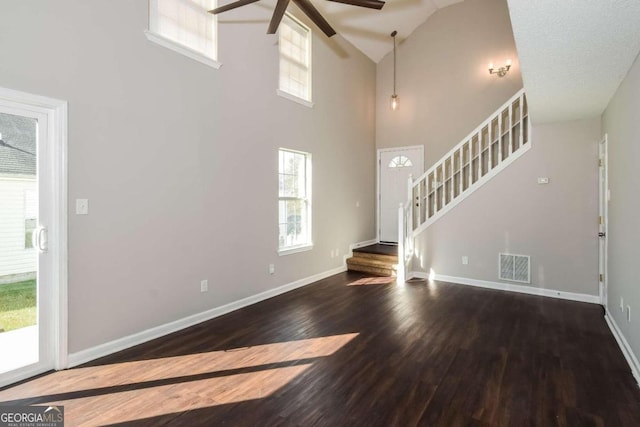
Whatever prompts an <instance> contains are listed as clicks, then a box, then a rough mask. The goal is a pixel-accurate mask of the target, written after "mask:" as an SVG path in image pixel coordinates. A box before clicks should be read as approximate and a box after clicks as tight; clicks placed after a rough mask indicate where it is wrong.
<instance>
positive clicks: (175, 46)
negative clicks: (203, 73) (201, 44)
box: [144, 31, 222, 70]
mask: <svg viewBox="0 0 640 427" xmlns="http://www.w3.org/2000/svg"><path fill="white" fill-rule="evenodd" d="M144 34H145V36H147V39H148V40H149V41H151V42H153V43H155V44H157V45H160V46H162V47H166V48H167V49H171V50H173V51H174V52H177V53H179V54H181V55H184V56H186V57H187V58H191V59H193V60H194V61H198V62H200V63H201V64H204V65H208V66H209V67H212V68H215V69H216V70H217V69H219V68H220V67H221V66H222V63H221V62H218V61H216V60H215V59H211V58H209V57H208V56H205V55H203V54H202V53H200V52H198V51H195V50H193V49H189V48H188V47H186V46H182V45H181V44H179V43H176V42H174V41H173V40H169V39H167V38H165V37H163V36H161V35H159V34H156V33H154V32H151V31H145V32H144Z"/></svg>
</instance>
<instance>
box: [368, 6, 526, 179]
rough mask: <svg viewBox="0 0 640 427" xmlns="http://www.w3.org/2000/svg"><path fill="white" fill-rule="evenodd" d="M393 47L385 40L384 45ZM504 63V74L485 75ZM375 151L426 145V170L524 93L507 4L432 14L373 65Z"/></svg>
mask: <svg viewBox="0 0 640 427" xmlns="http://www.w3.org/2000/svg"><path fill="white" fill-rule="evenodd" d="M389 42H390V43H391V42H392V41H391V38H390V39H389ZM508 58H510V59H511V60H512V61H513V67H512V68H511V71H510V72H509V74H507V76H505V77H503V78H498V77H496V76H490V75H489V72H488V71H487V67H488V64H489V62H491V61H493V62H494V63H495V64H496V65H499V64H501V63H503V62H504V61H505V60H506V59H508ZM376 88H377V109H376V145H377V147H378V148H388V147H399V146H410V145H422V144H424V148H425V149H424V154H425V164H424V166H425V169H427V168H429V167H430V166H431V165H433V163H434V162H435V161H437V160H438V159H440V157H442V156H443V155H444V154H445V153H446V152H447V151H449V150H450V149H451V148H452V147H453V146H454V145H456V144H457V143H458V142H460V141H461V140H462V138H464V137H465V136H466V135H467V134H469V132H471V131H473V130H474V129H475V128H476V127H477V126H478V125H480V123H482V122H483V121H484V120H485V119H486V118H487V117H488V116H489V115H490V114H491V113H493V112H494V111H495V110H496V109H497V108H498V107H499V106H500V105H502V104H503V103H504V102H506V101H507V100H508V99H509V98H510V97H511V96H513V95H514V94H515V93H516V92H517V91H518V90H520V89H521V88H522V78H521V76H520V67H519V65H518V57H517V53H516V47H515V42H514V39H513V32H512V30H511V21H510V19H509V11H508V9H507V2H506V0H465V1H464V2H462V3H459V4H455V5H452V6H449V7H446V8H444V9H441V10H439V11H438V12H436V13H434V14H433V15H432V16H431V17H430V18H429V19H428V20H427V22H425V23H424V24H422V25H421V26H420V27H418V28H417V29H416V30H415V31H414V32H413V34H411V36H410V37H409V38H408V39H406V40H404V41H403V42H402V43H400V45H399V47H398V49H397V93H398V95H399V96H400V108H399V109H398V110H397V111H392V110H391V107H390V105H391V104H390V96H391V94H392V92H393V54H392V53H391V54H389V55H387V56H386V57H385V58H384V59H383V60H382V61H380V63H379V64H378V67H377V78H376Z"/></svg>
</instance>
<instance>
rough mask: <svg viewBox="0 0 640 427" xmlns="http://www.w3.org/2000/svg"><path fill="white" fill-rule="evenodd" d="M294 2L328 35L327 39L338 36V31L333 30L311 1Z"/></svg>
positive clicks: (296, 0)
mask: <svg viewBox="0 0 640 427" xmlns="http://www.w3.org/2000/svg"><path fill="white" fill-rule="evenodd" d="M293 2H294V3H295V4H296V5H298V7H299V8H300V10H302V11H303V12H304V13H305V15H307V16H308V17H309V19H311V20H312V21H313V23H314V24H316V25H317V26H318V28H320V29H321V30H322V32H323V33H325V34H326V35H327V37H331V36H334V35H335V34H336V31H335V30H334V29H333V28H331V25H329V23H328V22H327V21H326V20H325V19H324V18H323V17H322V15H320V12H318V9H316V8H315V7H314V6H313V5H312V4H311V2H310V1H309V0H293Z"/></svg>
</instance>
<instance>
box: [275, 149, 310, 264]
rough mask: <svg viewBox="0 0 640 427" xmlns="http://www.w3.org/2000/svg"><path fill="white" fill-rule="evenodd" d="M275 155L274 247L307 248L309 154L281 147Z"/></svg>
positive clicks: (290, 250)
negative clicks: (277, 232) (276, 228)
mask: <svg viewBox="0 0 640 427" xmlns="http://www.w3.org/2000/svg"><path fill="white" fill-rule="evenodd" d="M278 154H279V155H278V178H279V179H278V181H279V190H278V223H279V224H278V225H279V237H278V250H279V252H280V253H281V254H283V253H287V252H297V251H300V250H305V249H310V248H311V154H309V153H302V152H299V151H291V150H285V149H280V150H279V153H278Z"/></svg>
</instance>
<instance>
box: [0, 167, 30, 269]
mask: <svg viewBox="0 0 640 427" xmlns="http://www.w3.org/2000/svg"><path fill="white" fill-rule="evenodd" d="M36 191H37V188H36V181H35V178H31V179H10V178H6V177H2V176H0V277H2V276H5V275H9V274H20V273H29V272H32V271H36V266H37V256H36V251H35V250H34V249H32V248H31V249H25V247H24V246H25V244H24V243H25V218H26V214H27V210H28V211H30V212H31V215H32V214H33V213H35V212H37V205H36V204H35V203H33V202H34V201H33V198H32V197H30V196H29V195H30V194H31V195H35V194H36ZM27 199H30V200H29V201H27ZM35 202H36V203H37V200H36V201H35ZM29 205H30V206H29Z"/></svg>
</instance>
